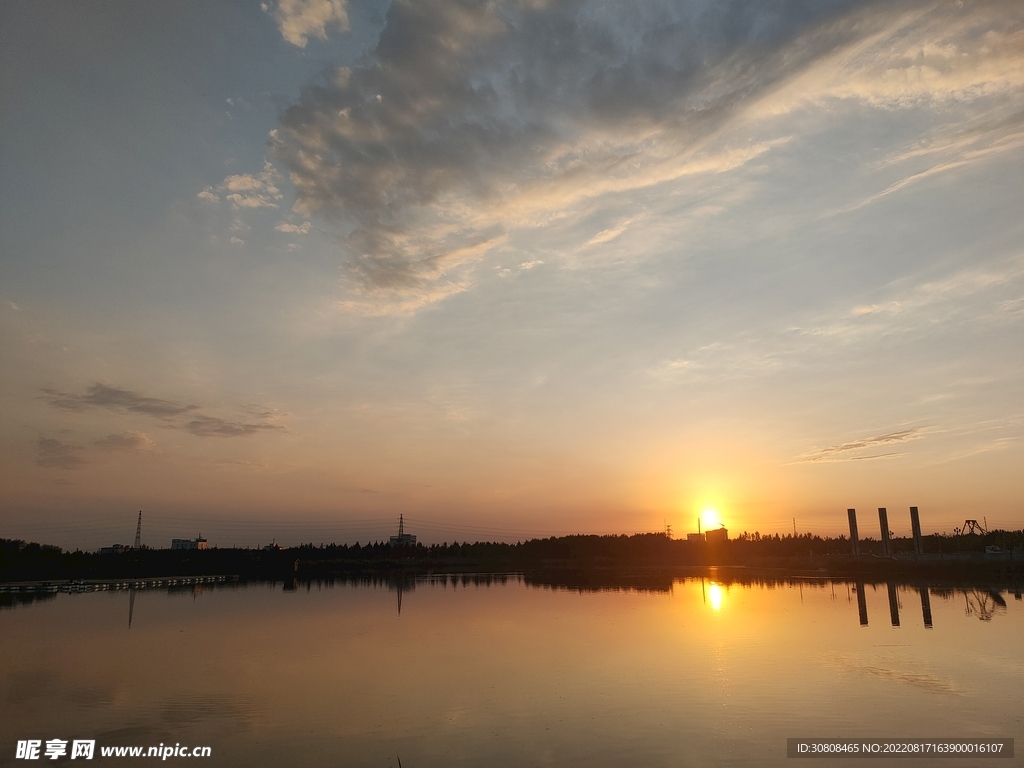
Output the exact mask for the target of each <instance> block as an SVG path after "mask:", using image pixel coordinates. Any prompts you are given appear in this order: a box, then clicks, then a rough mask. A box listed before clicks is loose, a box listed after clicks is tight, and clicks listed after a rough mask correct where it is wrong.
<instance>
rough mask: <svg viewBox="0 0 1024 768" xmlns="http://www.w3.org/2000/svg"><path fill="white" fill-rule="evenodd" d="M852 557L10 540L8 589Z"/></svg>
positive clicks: (720, 546)
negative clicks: (84, 546) (107, 548)
mask: <svg viewBox="0 0 1024 768" xmlns="http://www.w3.org/2000/svg"><path fill="white" fill-rule="evenodd" d="M987 546H996V547H999V548H1000V549H1002V550H1005V551H1013V550H1018V551H1019V550H1021V548H1022V547H1024V530H1020V531H1005V530H995V531H990V532H988V533H986V534H984V535H979V534H969V535H955V536H948V535H942V534H933V535H930V536H925V537H924V547H925V552H926V553H953V552H984V551H985V548H986V547H987ZM892 548H893V551H894V552H896V553H901V552H912V551H913V541H912V540H911V539H910V538H894V539H893V540H892ZM860 551H861V553H862V554H863V555H865V556H866V557H868V558H869V557H870V555H872V554H875V555H880V554H881V553H882V545H881V542H879V541H877V540H873V539H871V538H866V539H861V540H860ZM849 552H850V542H849V540H848V539H847V538H846V537H845V536H838V537H823V536H817V535H814V534H811V533H804V534H798V535H792V534H786V535H784V536H780V535H778V534H771V535H762V534H760V533H759V532H756V531H755V532H754V533H747V532H744V533H741V534H739V535H738V536H736V537H735V538H733V539H730V540H728V541H723V542H715V543H711V542H691V541H686V540H682V539H672V538H670V537H669V536H667V535H666V534H664V533H638V534H633V535H619V536H595V535H574V536H560V537H551V538H544V539H530V540H528V541H521V542H517V543H515V544H511V543H505V542H493V541H476V542H473V543H469V542H462V543H460V542H458V541H454V542H451V543H448V542H444V543H441V544H430V545H424V544H414V545H403V546H395V545H392V544H390V543H388V542H385V541H373V542H366V543H359V542H356V543H355V544H351V545H349V544H334V543H332V544H314V543H312V542H310V543H307V544H303V545H300V546H297V547H290V548H287V549H244V548H211V549H207V550H170V549H150V548H148V547H140V548H138V549H128V550H127V551H124V552H119V553H112V554H102V553H94V552H83V551H81V550H76V551H66V550H62V549H61V548H60V547H56V546H52V545H46V544H38V543H26V542H24V541H21V540H13V539H0V582H11V581H40V580H60V579H120V578H148V577H154V576H172V575H173V576H193V575H204V574H205V575H209V574H231V575H237V576H240V577H242V578H284V577H288V578H294V577H295V576H296V575H299V576H301V577H303V578H306V577H309V578H321V577H325V576H330V575H332V574H338V575H341V574H352V575H359V574H367V575H372V574H374V573H381V572H389V571H395V572H408V573H431V572H433V573H442V572H472V571H491V572H510V571H522V572H544V571H547V570H559V569H561V570H565V569H577V570H580V569H582V570H594V569H628V568H639V567H675V566H711V565H718V566H755V567H758V566H760V567H779V568H786V567H801V568H807V567H812V568H815V567H816V568H822V567H824V565H823V562H822V561H821V558H824V557H825V556H827V555H845V554H848V553H849ZM862 559H863V558H862ZM869 565H870V563H869Z"/></svg>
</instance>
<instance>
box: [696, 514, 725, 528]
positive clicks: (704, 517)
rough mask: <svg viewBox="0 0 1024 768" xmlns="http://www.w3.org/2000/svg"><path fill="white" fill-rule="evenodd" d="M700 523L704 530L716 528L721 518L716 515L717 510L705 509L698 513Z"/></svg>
mask: <svg viewBox="0 0 1024 768" xmlns="http://www.w3.org/2000/svg"><path fill="white" fill-rule="evenodd" d="M700 521H701V525H703V526H704V530H705V531H706V530H709V529H711V528H717V527H718V526H719V525H720V524H721V522H722V521H721V518H719V516H718V512H717V511H715V510H714V509H705V510H704V511H703V512H701V513H700Z"/></svg>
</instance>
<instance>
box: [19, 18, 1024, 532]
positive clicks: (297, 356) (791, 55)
mask: <svg viewBox="0 0 1024 768" xmlns="http://www.w3.org/2000/svg"><path fill="white" fill-rule="evenodd" d="M1022 212H1024V5H1022V4H1021V3H1019V2H1016V1H1015V0H999V1H996V2H987V1H986V0H978V2H938V1H936V0H922V1H921V2H900V1H889V2H866V1H864V0H849V1H847V0H815V1H814V2H810V1H809V0H779V2H773V3H765V2H759V1H755V0H716V1H715V2H702V1H698V0H675V1H674V2H673V1H670V0H644V2H622V1H617V2H611V1H610V0H488V1H486V2H485V1H484V0H391V1H390V2H388V1H387V0H372V1H363V0H267V2H263V3H260V2H241V1H240V2H235V3H205V2H199V1H198V0H196V1H184V0H181V1H178V0H164V1H163V2H159V3H127V4H126V3H121V2H99V1H98V0H81V1H80V2H74V3H70V2H58V1H57V0H31V1H28V0H11V1H10V2H4V3H2V4H0V467H2V469H0V536H6V537H17V538H26V539H30V540H37V541H47V542H51V543H55V544H59V545H61V546H64V547H85V548H92V547H98V546H100V545H106V544H109V543H112V541H119V542H122V543H130V541H131V540H132V538H133V537H134V530H135V521H136V515H137V514H138V511H139V510H142V511H143V513H144V520H145V522H144V526H143V537H142V540H143V543H145V544H148V545H150V546H168V545H169V540H170V538H171V537H172V536H173V537H186V536H195V535H198V534H199V533H202V534H203V535H205V536H207V538H209V539H210V541H211V544H218V545H220V546H228V545H255V544H260V545H262V544H266V543H268V542H269V541H270V540H271V539H272V538H276V539H277V540H278V541H279V542H282V543H295V542H298V541H315V542H320V541H328V542H329V541H338V542H342V541H346V542H349V543H351V542H353V541H356V540H360V539H361V540H363V541H366V540H367V539H368V538H382V537H384V536H386V535H388V534H389V533H393V530H392V529H393V528H394V527H395V525H396V520H397V517H398V515H399V514H403V515H405V517H406V520H407V521H408V524H407V531H408V532H411V533H416V534H418V535H419V536H420V537H421V540H423V541H427V542H431V541H443V540H444V541H451V540H452V539H457V540H467V539H468V540H476V539H501V540H512V541H514V540H517V539H519V538H527V537H529V536H537V535H553V534H562V533H575V532H582V533H633V532H638V531H657V530H664V528H665V526H666V525H671V526H672V527H673V531H675V532H676V533H683V532H686V531H689V530H693V529H695V528H696V525H697V518H698V516H699V515H701V514H702V513H703V512H705V511H706V510H715V511H716V512H717V513H718V516H719V518H720V519H721V521H722V522H723V523H724V524H725V525H727V526H728V528H729V529H730V535H732V534H733V533H737V532H740V531H743V530H747V531H750V532H753V531H755V530H757V531H759V532H761V533H775V532H779V533H787V532H792V530H793V529H794V528H796V529H797V530H798V531H799V532H807V531H812V532H816V533H821V534H829V535H837V534H839V533H842V532H844V531H845V530H846V514H845V510H846V509H847V508H849V507H855V508H857V509H858V511H859V513H860V515H861V524H860V527H861V533H862V535H864V534H868V533H870V532H871V531H873V530H874V528H875V527H877V526H875V525H874V524H873V521H874V519H875V517H874V516H875V509H876V508H877V507H883V506H884V507H887V508H888V509H889V518H890V521H891V527H892V528H893V530H894V532H896V533H897V534H898V535H905V534H907V533H909V528H910V523H909V516H908V514H907V512H906V510H907V507H908V506H909V505H916V506H919V507H920V509H921V518H922V525H923V527H924V530H925V532H926V533H927V532H932V531H944V530H945V531H952V529H953V527H955V526H958V525H961V524H962V523H963V521H964V519H965V518H977V519H979V520H984V521H987V523H988V525H989V526H990V527H1004V528H1021V527H1024V472H1022V471H1021V467H1022V466H1024V355H1022V354H1021V351H1022V349H1024V237H1022V236H1024V215H1022Z"/></svg>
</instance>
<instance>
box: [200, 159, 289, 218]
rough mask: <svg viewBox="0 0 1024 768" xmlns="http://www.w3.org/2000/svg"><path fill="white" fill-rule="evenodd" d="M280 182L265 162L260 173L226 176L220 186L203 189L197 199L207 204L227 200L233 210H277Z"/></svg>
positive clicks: (275, 172) (271, 166)
mask: <svg viewBox="0 0 1024 768" xmlns="http://www.w3.org/2000/svg"><path fill="white" fill-rule="evenodd" d="M280 180H281V175H280V174H279V173H278V172H277V171H276V170H275V168H274V166H273V165H271V164H270V163H269V162H266V163H264V164H263V170H262V171H261V172H260V173H257V174H255V175H254V174H251V173H243V174H237V175H234V176H228V177H226V178H225V179H224V181H222V182H221V183H220V184H217V185H216V186H213V187H207V188H206V189H204V190H203V191H202V192H200V193H199V194H198V195H197V197H198V198H199V199H200V200H203V201H205V202H208V203H217V202H220V201H221V200H222V199H223V200H227V201H228V202H229V203H231V205H232V207H233V208H235V209H240V208H248V209H255V208H277V207H278V204H279V203H280V201H281V197H282V195H281V190H280V189H279V188H278V186H277V185H278V184H279V183H280Z"/></svg>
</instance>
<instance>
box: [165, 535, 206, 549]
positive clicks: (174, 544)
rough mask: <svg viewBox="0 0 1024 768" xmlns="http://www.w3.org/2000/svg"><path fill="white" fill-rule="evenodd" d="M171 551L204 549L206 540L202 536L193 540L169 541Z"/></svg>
mask: <svg viewBox="0 0 1024 768" xmlns="http://www.w3.org/2000/svg"><path fill="white" fill-rule="evenodd" d="M171 549H206V539H204V538H203V534H199V537H198V538H195V539H171Z"/></svg>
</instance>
